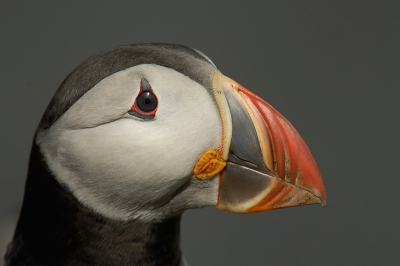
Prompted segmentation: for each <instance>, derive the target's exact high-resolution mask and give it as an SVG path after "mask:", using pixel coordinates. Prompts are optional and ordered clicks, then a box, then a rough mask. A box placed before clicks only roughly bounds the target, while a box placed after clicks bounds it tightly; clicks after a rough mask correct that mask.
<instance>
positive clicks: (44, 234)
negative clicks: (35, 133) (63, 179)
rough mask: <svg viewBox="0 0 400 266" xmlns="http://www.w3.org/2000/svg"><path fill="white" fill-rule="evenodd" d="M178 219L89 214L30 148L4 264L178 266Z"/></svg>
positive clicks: (34, 150)
mask: <svg viewBox="0 0 400 266" xmlns="http://www.w3.org/2000/svg"><path fill="white" fill-rule="evenodd" d="M180 218H181V217H180V215H179V216H176V217H173V218H169V219H166V220H164V221H162V222H154V223H147V222H142V221H138V220H133V221H129V222H124V221H116V220H112V219H108V218H105V217H102V216H100V215H98V214H96V213H94V212H93V211H91V210H90V209H88V208H86V207H85V206H83V205H82V204H80V203H79V202H78V201H77V200H76V199H75V197H74V196H73V195H72V194H71V193H70V192H69V191H67V189H65V188H64V187H62V186H60V184H59V183H58V182H57V181H56V180H55V179H54V177H53V176H52V175H51V174H50V171H49V170H48V167H47V165H46V163H45V161H44V159H43V156H42V155H41V153H40V151H39V148H38V147H37V145H36V144H34V145H33V148H32V152H31V159H30V163H29V173H28V178H27V182H26V187H25V197H24V202H23V206H22V210H21V214H20V218H19V221H18V225H17V229H16V231H15V235H14V239H13V242H12V243H11V244H10V245H9V247H8V251H7V254H6V265H9V266H11V265H164V266H166V265H179V263H180V259H181V252H180V247H179V238H180V235H179V227H180V225H179V224H180Z"/></svg>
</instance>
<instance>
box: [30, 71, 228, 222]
mask: <svg viewBox="0 0 400 266" xmlns="http://www.w3.org/2000/svg"><path fill="white" fill-rule="evenodd" d="M142 78H145V79H146V80H147V81H148V82H149V84H150V85H151V87H152V90H153V92H154V94H155V95H156V97H157V99H158V109H157V113H156V115H155V118H154V119H152V120H144V119H141V118H137V117H135V116H132V115H130V114H128V111H129V110H130V109H131V107H132V105H133V103H134V102H135V100H136V97H137V96H138V93H139V89H140V83H141V79H142ZM221 135H222V127H221V120H220V116H219V112H218V108H217V105H216V103H215V100H214V99H213V96H212V92H210V91H207V89H205V88H204V87H203V86H202V85H200V84H199V83H197V82H195V81H193V80H191V79H190V78H188V77H186V76H184V75H182V74H181V73H179V72H176V71H174V70H172V69H170V68H166V67H162V66H157V65H139V66H135V67H132V68H129V69H126V70H123V71H120V72H117V73H115V74H113V75H111V76H108V77H107V78H105V79H103V80H102V81H101V82H99V83H98V84H97V85H96V86H94V87H93V88H92V89H91V90H89V91H88V92H87V93H86V94H85V95H84V96H82V97H81V98H80V99H79V100H78V101H77V102H76V103H75V104H74V105H73V106H72V107H71V108H70V109H69V110H68V111H67V112H66V113H65V114H64V115H63V116H61V117H60V118H59V119H58V120H57V122H56V123H55V124H54V125H53V126H52V127H51V128H50V129H49V130H47V131H42V132H39V133H38V135H37V138H36V142H37V144H38V145H39V146H40V148H41V151H42V153H43V154H44V156H45V158H46V160H47V162H48V164H49V167H50V170H51V171H52V172H53V173H54V175H55V176H56V178H57V179H58V181H59V182H60V183H62V184H64V185H66V186H67V188H68V189H69V190H70V191H71V192H72V193H73V194H74V195H75V196H76V198H77V199H78V200H79V201H80V202H82V203H83V204H84V205H86V206H88V207H89V208H91V209H93V210H95V211H96V212H98V213H100V214H102V215H104V216H106V217H112V218H117V219H122V220H129V219H131V218H140V219H145V220H148V219H159V218H163V217H165V216H168V215H172V214H176V213H179V212H181V211H183V210H184V209H186V208H189V207H190V208H193V207H201V206H206V205H214V204H216V201H217V193H218V178H217V177H214V178H211V179H210V180H197V179H196V178H195V177H193V173H192V170H193V166H194V165H195V163H196V161H197V160H198V158H199V157H200V156H201V154H202V153H203V152H204V151H206V150H208V149H211V148H217V147H219V145H220V144H221Z"/></svg>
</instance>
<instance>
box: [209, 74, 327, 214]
mask: <svg viewBox="0 0 400 266" xmlns="http://www.w3.org/2000/svg"><path fill="white" fill-rule="evenodd" d="M214 79H219V80H218V82H215V81H214V84H219V85H220V88H221V87H222V90H223V92H224V94H225V97H226V101H227V103H228V107H229V110H230V114H231V118H232V119H231V121H232V125H231V128H232V133H231V134H232V137H231V143H230V145H229V153H228V152H225V154H226V153H227V154H228V156H224V157H227V158H226V159H225V158H224V161H225V162H226V167H225V168H224V170H222V171H221V172H220V185H219V194H218V202H217V205H216V206H217V208H218V209H220V210H224V211H230V212H237V213H251V212H260V211H267V210H272V209H279V208H286V207H293V206H298V205H305V204H313V203H321V204H322V205H323V206H325V204H326V192H325V187H324V183H323V181H322V178H321V174H320V172H319V170H318V167H317V165H316V163H315V160H314V158H313V156H312V155H311V152H310V150H309V149H308V147H307V145H306V144H305V142H304V140H303V139H302V138H301V136H300V135H299V133H298V132H297V131H296V129H295V128H294V127H293V126H292V125H291V124H290V122H289V121H287V120H286V119H285V118H284V117H283V116H282V115H281V114H280V113H279V112H278V111H277V110H275V109H274V108H273V107H272V106H271V105H269V104H268V103H267V102H265V101H264V100H262V99H261V98H260V97H258V96H257V95H255V94H254V93H252V92H250V91H249V90H247V89H246V88H244V87H243V86H241V85H240V84H238V83H237V82H235V81H233V80H231V79H229V78H227V77H225V76H223V75H222V74H220V73H219V75H216V76H215V77H214Z"/></svg>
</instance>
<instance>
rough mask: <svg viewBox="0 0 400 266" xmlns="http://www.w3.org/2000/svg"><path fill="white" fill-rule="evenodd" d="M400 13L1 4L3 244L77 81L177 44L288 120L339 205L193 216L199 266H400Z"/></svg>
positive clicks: (360, 7)
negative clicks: (126, 53)
mask: <svg viewBox="0 0 400 266" xmlns="http://www.w3.org/2000/svg"><path fill="white" fill-rule="evenodd" d="M398 3H399V2H398V1H392V2H390V1H375V2H371V1H304V0H303V1H259V2H251V3H250V2H245V1H240V2H239V1H197V2H184V1H182V2H178V1H174V2H173V1H159V2H157V1H130V2H119V1H109V2H108V3H107V2H100V1H97V2H85V1H70V2H69V3H51V2H50V1H49V2H39V1H35V2H34V3H28V2H26V3H15V2H14V1H13V2H11V1H7V2H6V1H1V2H0V100H1V102H0V110H1V112H0V115H1V120H0V121H1V124H0V134H1V135H0V145H1V146H0V151H1V153H0V156H1V159H0V167H1V176H0V221H1V222H0V227H1V235H0V240H1V241H3V242H4V241H5V239H6V237H7V236H6V235H7V233H8V234H9V233H10V229H9V228H10V227H12V226H13V223H14V219H15V218H13V217H15V216H16V215H17V213H18V211H19V208H20V204H21V201H22V196H23V187H24V182H25V176H26V172H27V163H28V157H29V151H30V145H31V141H32V136H33V133H34V131H35V128H36V126H37V124H38V122H39V120H40V118H41V115H42V114H43V112H44V110H45V107H46V105H47V104H48V102H49V101H50V99H51V97H52V95H53V93H54V92H55V90H56V89H57V87H58V85H59V84H60V83H61V82H62V80H63V79H64V78H65V77H66V76H67V75H68V73H69V72H70V71H71V70H72V69H73V68H75V67H76V66H77V65H78V64H79V63H80V62H81V61H83V60H84V59H85V58H87V57H88V56H90V55H91V54H93V53H95V52H98V51H100V50H103V49H106V48H110V47H113V46H116V45H121V44H127V43H146V42H172V43H180V44H184V45H187V46H190V47H193V48H196V49H199V50H201V51H203V52H204V53H205V54H207V55H208V56H209V57H210V58H211V59H212V60H213V61H214V63H215V64H216V65H217V67H218V68H219V69H220V70H221V71H222V73H224V74H225V75H227V76H229V77H231V78H233V79H234V80H236V81H238V82H239V83H241V84H242V85H244V86H245V87H247V88H248V89H250V90H252V91H254V92H256V93H257V94H259V95H260V96H261V97H262V98H264V99H265V100H267V101H268V102H269V103H270V104H272V105H273V106H274V107H275V108H277V109H278V110H279V111H280V112H281V113H282V114H283V115H284V116H286V118H288V119H289V121H291V122H292V124H293V125H294V126H295V127H296V128H297V130H298V131H299V132H300V134H301V135H302V136H303V138H304V139H305V141H306V142H307V143H308V145H309V147H310V149H311V151H312V152H313V155H314V157H315V159H316V161H317V163H318V165H319V168H320V171H321V173H322V175H323V178H324V182H325V185H326V188H327V195H328V205H327V207H326V208H323V207H321V206H317V205H313V206H304V207H299V208H291V209H284V210H277V211H270V212H265V213H260V214H252V215H238V214H231V213H224V212H220V211H218V210H216V209H215V208H214V207H209V208H204V209H200V210H191V211H187V212H186V213H185V214H184V216H183V221H182V243H181V245H182V249H183V252H184V253H185V255H186V257H187V259H188V261H189V264H190V265H191V266H196V265H400V230H399V226H400V216H399V211H398V209H399V207H398V203H397V202H398V200H399V199H398V195H399V192H398V191H399V186H400V178H399V165H400V163H399V158H400V157H399V155H400V154H399V153H400V149H399V145H398V142H399V141H398V138H399V135H400V134H399V133H400V130H399V114H400V107H399V100H400V97H399V96H400V89H399V85H400V82H399V81H400V80H399V73H398V72H399V59H400V57H399V55H400V54H399V53H400V52H399V48H400V30H399V29H400V27H399V25H400V24H399V23H400V17H399V14H400V9H399V4H398ZM7 224H8V227H7ZM3 251H4V250H3Z"/></svg>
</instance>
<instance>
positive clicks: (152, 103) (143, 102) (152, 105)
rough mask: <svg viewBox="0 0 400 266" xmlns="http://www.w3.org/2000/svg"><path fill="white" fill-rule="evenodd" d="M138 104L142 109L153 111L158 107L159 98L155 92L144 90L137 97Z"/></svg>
mask: <svg viewBox="0 0 400 266" xmlns="http://www.w3.org/2000/svg"><path fill="white" fill-rule="evenodd" d="M136 104H137V107H138V108H139V109H140V110H141V111H143V112H151V111H154V109H156V107H157V98H156V96H154V94H153V93H151V92H149V91H144V92H142V93H141V94H140V95H139V96H138V97H137V99H136Z"/></svg>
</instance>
